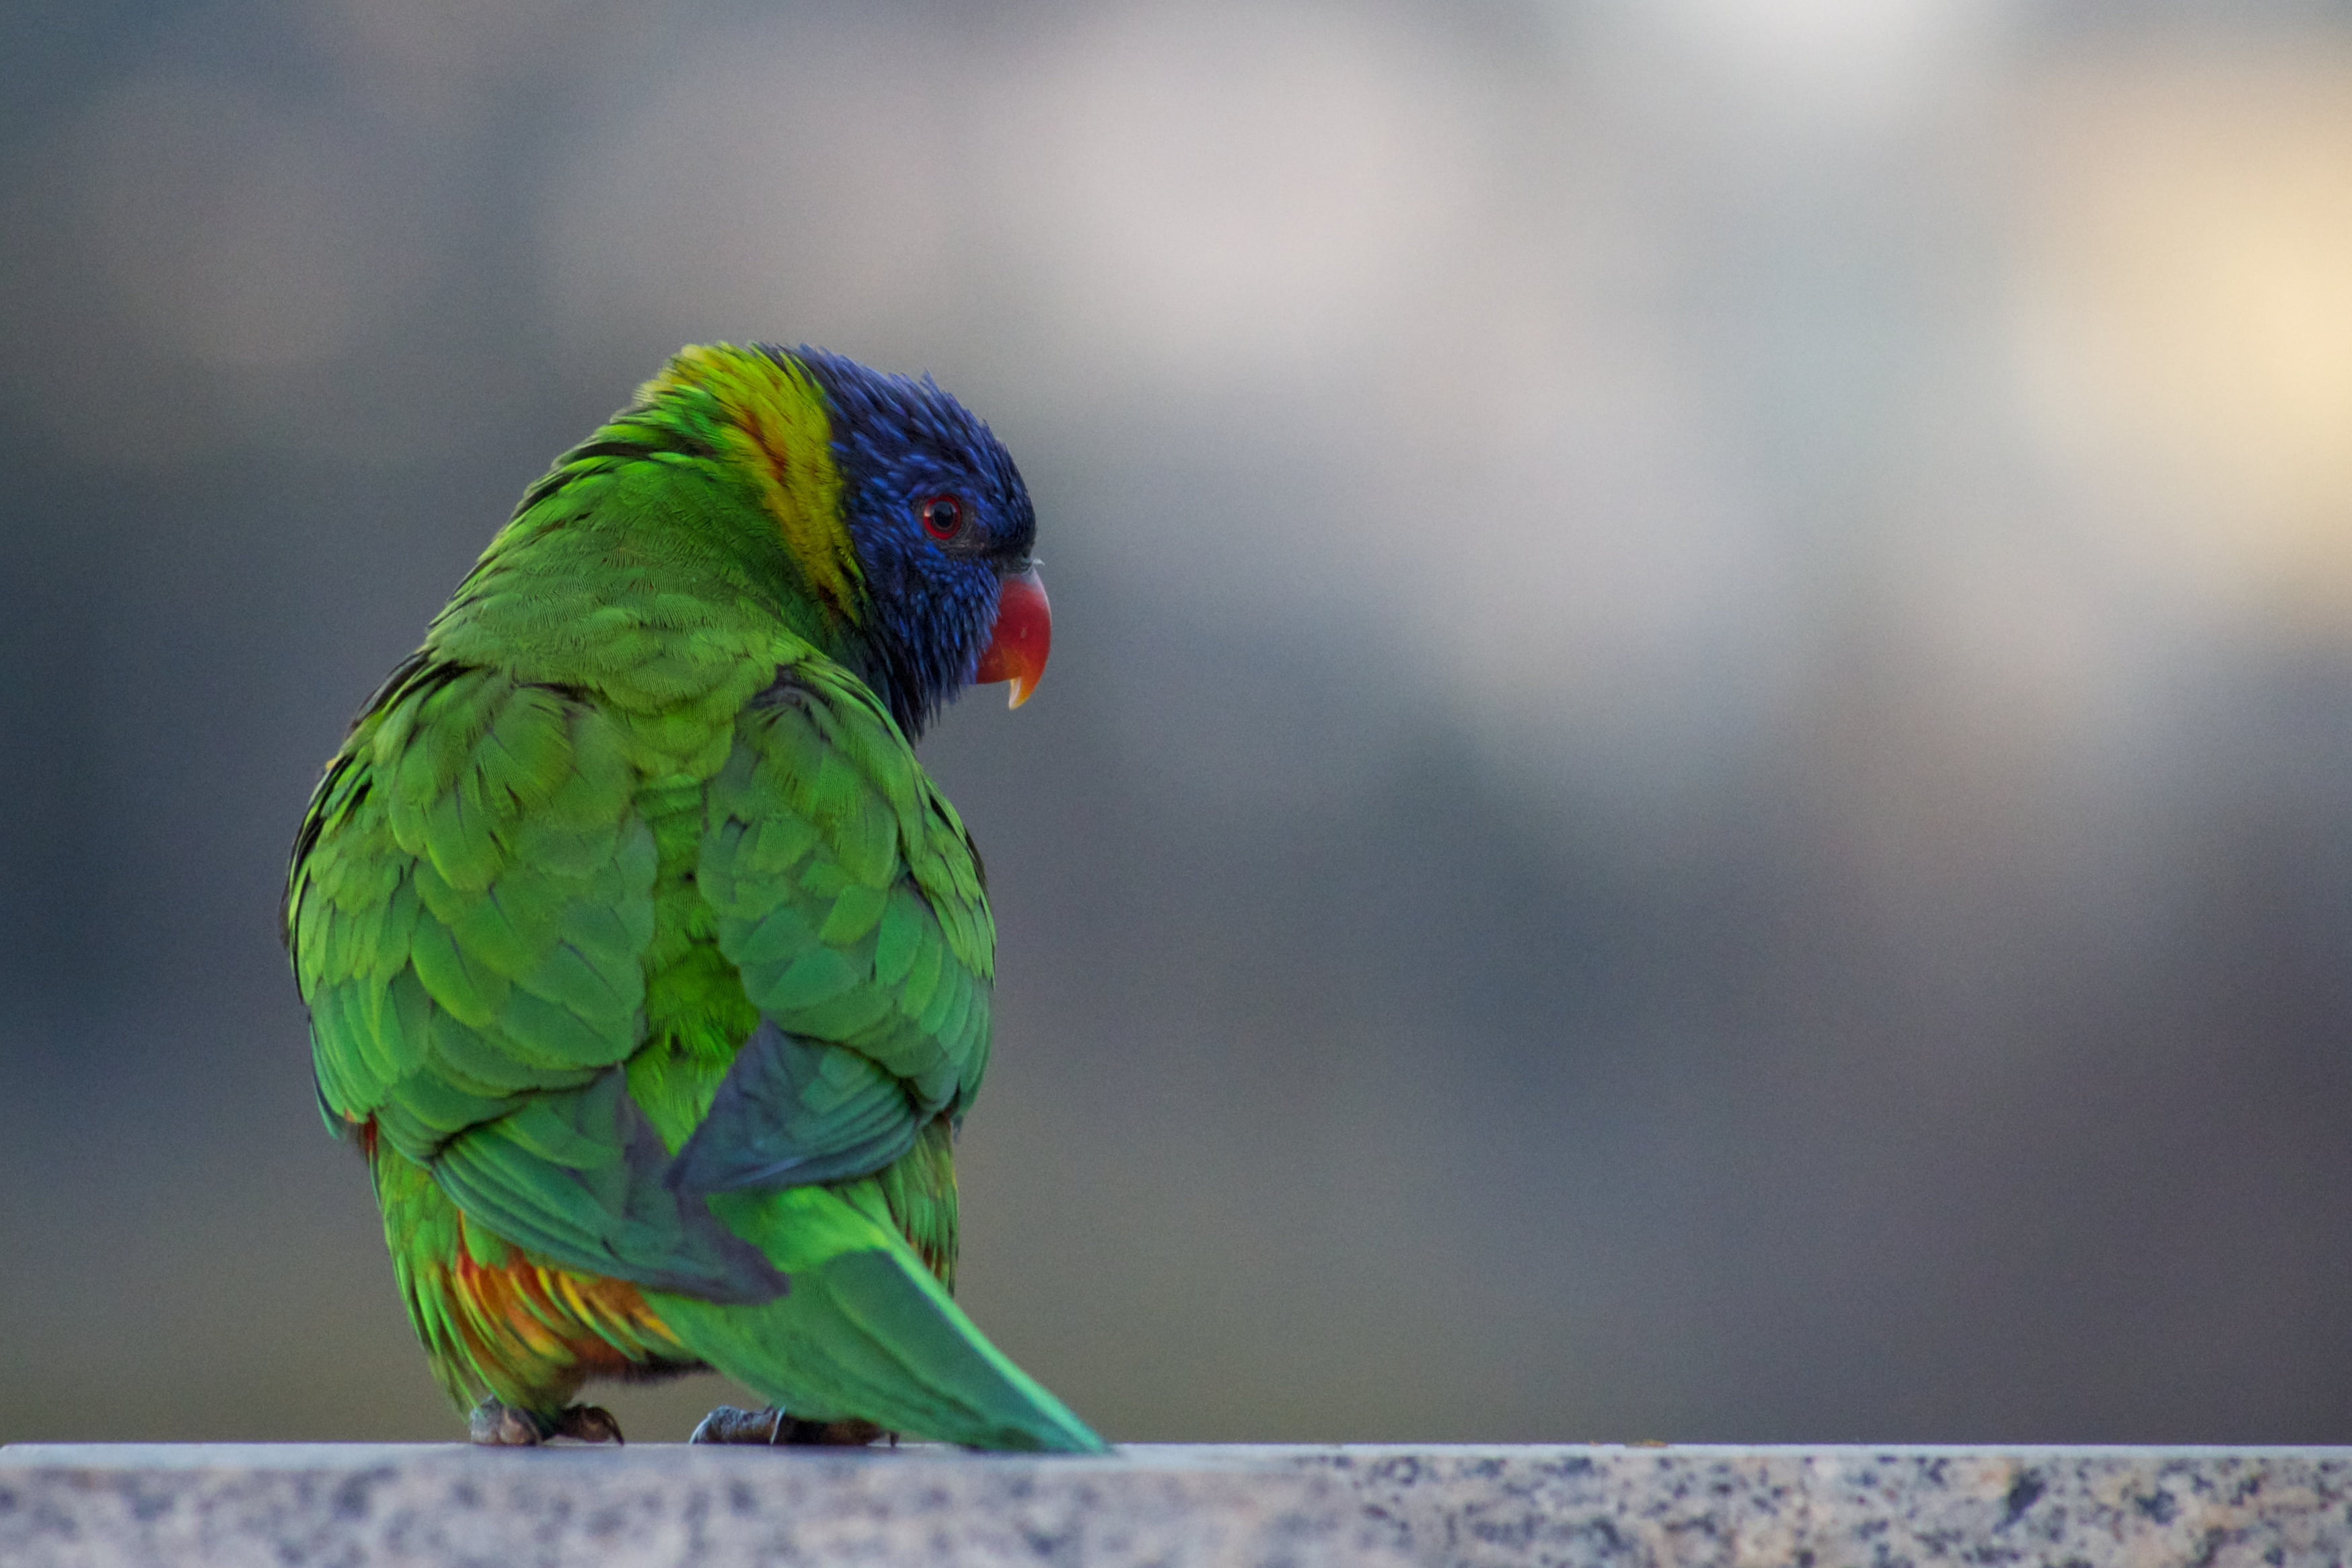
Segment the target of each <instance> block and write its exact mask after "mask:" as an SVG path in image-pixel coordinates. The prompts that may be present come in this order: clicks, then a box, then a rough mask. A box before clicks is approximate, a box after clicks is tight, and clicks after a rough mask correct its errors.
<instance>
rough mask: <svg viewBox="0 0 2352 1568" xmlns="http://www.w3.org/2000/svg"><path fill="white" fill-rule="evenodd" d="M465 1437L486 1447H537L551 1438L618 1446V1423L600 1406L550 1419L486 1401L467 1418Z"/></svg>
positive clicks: (580, 1407)
mask: <svg viewBox="0 0 2352 1568" xmlns="http://www.w3.org/2000/svg"><path fill="white" fill-rule="evenodd" d="M466 1427H467V1437H471V1438H472V1439H473V1440H474V1441H475V1442H477V1443H479V1444H481V1445H482V1446H484V1447H485V1448H537V1447H538V1446H539V1445H540V1444H541V1443H544V1442H546V1441H547V1440H548V1439H550V1438H551V1437H570V1438H572V1439H573V1440H574V1441H575V1442H582V1443H619V1442H620V1441H621V1440H622V1438H621V1424H620V1423H619V1422H618V1421H615V1420H614V1419H613V1413H612V1412H611V1411H610V1410H607V1409H605V1408H604V1406H601V1405H574V1406H572V1407H570V1408H569V1409H567V1410H565V1411H563V1412H562V1414H561V1415H558V1416H555V1417H553V1418H552V1419H550V1418H549V1417H547V1416H537V1415H533V1414H532V1413H531V1412H530V1411H528V1410H525V1409H523V1408H521V1407H520V1406H514V1405H503V1404H500V1403H499V1401H498V1400H497V1399H496V1398H486V1399H484V1400H483V1401H482V1402H481V1403H480V1404H479V1405H477V1406H474V1413H473V1414H472V1415H471V1416H467V1419H466Z"/></svg>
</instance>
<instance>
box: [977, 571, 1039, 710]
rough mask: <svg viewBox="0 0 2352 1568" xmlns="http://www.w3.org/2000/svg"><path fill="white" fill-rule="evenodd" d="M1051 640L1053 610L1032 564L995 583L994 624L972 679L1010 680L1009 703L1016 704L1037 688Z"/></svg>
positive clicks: (1023, 701)
mask: <svg viewBox="0 0 2352 1568" xmlns="http://www.w3.org/2000/svg"><path fill="white" fill-rule="evenodd" d="M1053 642H1054V612H1053V611H1052V610H1051V609H1049V608H1048V607H1047V606H1046V603H1045V582H1044V580H1042V579H1040V578H1039V577H1038V575H1037V569H1036V568H1035V567H1034V566H1033V567H1031V568H1030V569H1029V570H1026V571H1024V572H1022V573H1021V574H1020V575H1018V576H1016V577H1008V578H1006V579H1005V580H1003V582H1002V583H1000V584H998V586H997V590H996V627H995V629H994V630H993V631H992V632H990V633H989V636H988V646H987V648H986V649H985V650H984V651H982V653H981V655H980V668H979V670H978V671H977V672H975V673H974V674H973V675H972V677H971V678H972V680H973V681H974V682H976V683H978V684H979V685H988V684H989V683H990V682H992V681H1011V682H1012V683H1013V700H1012V702H1011V704H1009V705H1008V706H1013V707H1019V706H1021V705H1022V704H1023V703H1025V702H1027V701H1028V700H1029V694H1030V693H1031V692H1034V691H1035V690H1036V689H1037V678H1038V677H1039V676H1040V675H1043V674H1045V652H1046V650H1047V649H1048V648H1050V647H1051V646H1052V645H1053Z"/></svg>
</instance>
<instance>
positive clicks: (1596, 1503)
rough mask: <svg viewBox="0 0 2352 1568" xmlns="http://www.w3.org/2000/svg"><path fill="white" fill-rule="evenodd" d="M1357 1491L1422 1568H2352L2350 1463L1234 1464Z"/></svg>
mask: <svg viewBox="0 0 2352 1568" xmlns="http://www.w3.org/2000/svg"><path fill="white" fill-rule="evenodd" d="M1228 1452H1230V1453H1232V1454H1234V1456H1235V1457H1236V1458H1238V1457H1241V1456H1242V1455H1245V1454H1251V1453H1255V1454H1260V1455H1265V1456H1268V1457H1272V1456H1277V1455H1278V1456H1284V1457H1286V1458H1287V1459H1288V1462H1290V1463H1293V1464H1297V1465H1307V1466H1312V1467H1315V1468H1318V1469H1327V1470H1328V1471H1330V1472H1332V1473H1336V1474H1339V1475H1343V1476H1346V1477H1349V1479H1351V1481H1352V1483H1353V1485H1354V1487H1355V1489H1356V1491H1357V1494H1358V1496H1360V1498H1361V1499H1362V1500H1364V1502H1365V1504H1366V1506H1367V1507H1369V1508H1370V1510H1372V1511H1373V1512H1374V1514H1375V1516H1376V1517H1379V1518H1381V1519H1382V1520H1383V1521H1387V1522H1389V1523H1391V1525H1392V1526H1393V1527H1394V1528H1395V1529H1396V1531H1397V1532H1398V1533H1397V1537H1396V1539H1397V1541H1398V1543H1399V1544H1401V1545H1402V1546H1404V1547H1405V1549H1406V1550H1407V1551H1408V1552H1411V1554H1412V1556H1413V1557H1414V1558H1415V1559H1416V1560H1417V1561H1419V1562H1421V1563H1427V1564H1431V1565H1432V1568H1434V1565H1436V1564H1441V1563H1442V1564H1446V1565H1448V1568H1504V1565H1509V1568H1522V1565H1526V1568H1532V1565H1535V1564H1571V1563H1573V1564H1582V1563H1612V1564H1615V1563H1628V1564H1631V1563H1643V1564H1648V1563H1676V1564H1680V1563H1694V1564H1696V1563H1706V1564H1716V1563H1721V1564H1727V1565H1729V1564H1742V1565H1744V1564H1749V1563H1756V1564H1764V1563H1773V1564H1780V1563H1787V1564H1796V1565H1800V1568H1832V1565H1840V1564H1849V1563H1851V1564H1887V1565H1891V1564H1898V1563H1908V1564H1912V1565H1914V1568H1928V1565H1930V1564H1945V1563H1950V1564H1961V1563H1967V1564H2003V1563H2016V1564H2029V1563H2031V1564H2048V1565H2050V1568H2061V1565H2068V1564H2083V1565H2084V1568H2093V1565H2098V1568H2104V1565H2105V1564H2110V1563H2116V1564H2123V1563H2130V1564H2141V1563H2146V1564H2173V1563H2178V1564H2189V1563H2197V1564H2212V1565H2224V1568H2226V1565H2233V1564H2235V1565H2246V1568H2252V1565H2254V1564H2278V1565H2284V1564H2305V1563H2309V1564H2318V1563H2347V1562H2352V1449H2344V1448H1710V1447H1696V1446H1691V1447H1682V1446H1677V1447H1655V1448H1641V1447H1635V1448H1622V1447H1614V1446H1611V1447H1600V1446H1595V1447H1590V1448H1549V1447H1547V1448H1535V1447H1526V1448H1470V1447H1462V1448H1451V1447H1449V1448H1372V1447H1360V1448H1319V1449H1305V1448H1290V1449H1255V1450H1252V1449H1234V1450H1228Z"/></svg>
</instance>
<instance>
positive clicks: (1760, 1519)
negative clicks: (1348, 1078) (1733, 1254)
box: [0, 1444, 2352, 1568]
mask: <svg viewBox="0 0 2352 1568" xmlns="http://www.w3.org/2000/svg"><path fill="white" fill-rule="evenodd" d="M2348 1561H2352V1450H2347V1449H2336V1448H2235V1449H2231V1448H1695V1447H1675V1448H1663V1447H1662V1448H1639V1447H1635V1448H1625V1447H1616V1446H1601V1445H1594V1446H1591V1447H1585V1446H1576V1447H1567V1446H1546V1447H1496V1448H1479V1447H1411V1448H1405V1447H1344V1448H1343V1447H1331V1448H1313V1447H1300V1448H1240V1447H1189V1446H1174V1445H1155V1444H1143V1445H1133V1446H1130V1447H1129V1448H1126V1449H1125V1450H1123V1451H1122V1452H1121V1453H1120V1454H1119V1455H1118V1456H1117V1457H1116V1458H1109V1459H1034V1458H1014V1457H1008V1456H982V1455H972V1454H962V1453H957V1452H953V1451H951V1450H944V1449H936V1448H908V1449H902V1450H900V1451H898V1452H897V1453H890V1452H887V1451H876V1452H868V1453H856V1454H844V1453H823V1452H811V1451H809V1450H806V1449H800V1450H793V1451H788V1452H772V1451H768V1450H761V1449H728V1450H718V1451H713V1450H709V1449H689V1448H680V1447H663V1446H653V1445H645V1446H634V1447H631V1448H626V1449H623V1450H619V1451H611V1450H589V1449H579V1448H568V1449H562V1448H560V1449H551V1450H545V1451H541V1452H536V1453H514V1452H502V1453H485V1452H479V1451H470V1450H467V1449H465V1448H457V1447H436V1446H376V1445H362V1444H353V1445H347V1446H346V1445H308V1444H305V1445H283V1446H270V1445H251V1446H247V1445H222V1446H174V1445H89V1446H75V1445H54V1446H44V1445H32V1444H20V1445H16V1446H15V1447H12V1448H0V1564H5V1568H50V1565H52V1564H55V1565H58V1568H64V1565H68V1564H70V1565H76V1568H112V1565H114V1564H134V1563H135V1564H139V1565H140V1568H146V1565H148V1564H183V1563H185V1564H207V1565H208V1564H215V1563H221V1564H227V1563H237V1564H242V1563H257V1564H258V1563H270V1564H296V1563H321V1564H325V1563H332V1564H337V1565H349V1568H373V1565H378V1564H420V1565H421V1564H484V1565H496V1568H523V1565H526V1564H528V1565H532V1568H537V1565H541V1564H544V1565H547V1568H557V1565H567V1564H572V1563H612V1564H622V1565H626V1564H638V1563H645V1564H656V1563H658V1564H664V1565H668V1564H679V1565H686V1564H695V1565H698V1568H699V1565H710V1568H730V1565H732V1564H739V1563H740V1564H749V1563H763V1564H764V1563H776V1564H785V1563H909V1564H925V1563H938V1564H949V1563H954V1564H996V1563H1057V1564H1067V1565H1071V1568H1097V1565H1102V1568H1108V1565H1115V1564H1137V1565H1141V1564H1146V1563H1150V1564H1165V1565H1167V1568H1181V1565H1187V1564H1195V1563H1201V1564H1208V1563H1219V1564H1223V1563H1233V1564H1295V1565H1297V1568H1314V1565H1316V1564H1325V1563H1331V1564H1337V1563H1363V1564H1366V1565H1368V1568H1371V1565H1394V1564H1401V1563H1422V1564H1425V1565H1426V1568H1454V1565H1461V1568H1521V1565H1527V1568H1533V1565H1536V1564H1585V1563H1594V1564H1599V1563H1608V1564H1635V1563H1640V1564H1649V1563H1677V1564H1679V1563H1722V1564H1750V1563H1753V1564H1766V1563H1769V1564H1791V1565H1795V1568H1833V1565H1839V1564H1849V1563H1850V1564H1856V1565H1862V1564H1870V1565H1874V1568H1876V1565H1886V1568H1892V1565H1894V1564H1901V1563H1908V1564H1913V1565H1915V1568H1929V1565H1931V1564H1945V1563H1950V1564H1960V1563H1966V1564H2010V1563H2015V1564H2028V1563H2032V1564H2049V1565H2051V1568H2060V1565H2070V1564H2083V1565H2084V1568H2095V1565H2105V1564H2110V1563H2118V1564H2120V1563H2133V1564H2137V1563H2149V1564H2156V1563H2181V1564H2188V1563H2203V1564H2216V1565H2231V1564H2247V1565H2252V1564H2257V1563H2260V1564H2276V1565H2280V1568H2285V1565H2288V1564H2302V1563H2313V1564H2316V1563H2346V1562H2348Z"/></svg>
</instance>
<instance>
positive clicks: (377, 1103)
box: [286, 660, 783, 1299]
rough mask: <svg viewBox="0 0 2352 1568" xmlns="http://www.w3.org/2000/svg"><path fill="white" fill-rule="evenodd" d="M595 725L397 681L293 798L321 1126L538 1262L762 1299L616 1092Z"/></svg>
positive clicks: (609, 851) (488, 681)
mask: <svg viewBox="0 0 2352 1568" xmlns="http://www.w3.org/2000/svg"><path fill="white" fill-rule="evenodd" d="M633 794H634V783H633V777H632V774H631V771H630V768H629V766H628V761H627V755H626V752H625V742H624V738H623V737H621V736H620V735H619V734H618V733H617V730H616V728H615V727H614V725H613V723H612V721H611V720H610V719H608V718H607V717H606V716H604V715H603V714H601V713H600V712H598V710H597V709H596V708H595V707H593V706H591V705H589V704H586V703H583V702H581V701H579V700H577V699H576V698H574V697H572V696H571V695H567V694H564V693H562V692H558V691H554V690H551V689H548V688H545V687H540V686H533V685H522V684H519V683H517V682H516V681H514V680H513V679H511V678H509V676H507V675H505V674H499V673H497V672H493V671H489V670H484V669H478V668H470V667H467V666H463V665H454V664H435V663H431V662H428V661H422V660H418V661H412V662H411V663H410V664H408V665H406V666H404V667H403V669H402V670H401V671H400V672H398V673H396V674H395V676H394V680H393V681H391V682H389V683H387V685H386V687H385V690H384V692H383V694H382V695H380V696H379V698H378V700H377V702H376V704H375V705H374V706H373V707H372V708H371V709H370V710H369V712H368V713H367V714H366V715H364V716H362V719H361V721H360V723H359V724H358V725H357V726H356V727H354V729H353V731H352V736H351V737H350V739H349V740H348V741H347V742H346V743H345V745H344V747H343V749H342V751H341V753H340V754H338V756H337V758H336V759H335V761H334V762H333V763H332V764H331V766H330V768H329V769H328V771H327V774H326V777H325V778H324V779H321V780H320V786H319V789H318V790H317V792H316V793H315V794H314V795H313V797H312V799H311V803H310V812H309V814H308V816H307V817H306V818H305V821H304V825H303V830H302V832H301V834H300V836H299V838H298V840H297V841H296V844H295V852H294V861H293V864H292V867H291V868H290V870H289V877H288V886H287V908H286V921H287V936H288V942H289V948H290V950H291V952H292V955H293V959H294V969H295V976H296V978H297V981H298V982H299V986H300V988H301V991H302V994H303V998H304V999H305V1000H306V1001H307V1002H308V1003H309V1004H310V1040H311V1060H312V1064H313V1067H314V1069H315V1071H316V1072H317V1076H318V1083H319V1092H320V1101H321V1103H323V1104H324V1105H325V1106H326V1107H327V1108H328V1109H329V1110H330V1111H331V1113H333V1114H334V1115H335V1117H336V1118H338V1119H339V1120H341V1121H343V1122H346V1123H351V1124H369V1123H373V1126H374V1130H375V1135H377V1136H379V1137H382V1138H383V1139H385V1140H387V1141H389V1142H390V1143H391V1144H392V1145H393V1146H394V1148H396V1149H398V1150H399V1152H400V1153H401V1154H403V1155H406V1156H407V1157H408V1158H410V1159H412V1160H414V1161H415V1162H416V1163H418V1164H419V1165H423V1166H427V1167H428V1168H431V1169H432V1170H433V1171H434V1173H435V1174H436V1176H438V1177H439V1178H440V1179H441V1181H442V1185H443V1186H444V1187H445V1188H446V1189H447V1190H448V1191H449V1192H450V1193H451V1195H452V1196H453V1197H456V1198H457V1200H458V1202H459V1204H460V1206H461V1207H463V1208H465V1209H466V1210H467V1213H469V1214H471V1215H473V1216H474V1217H475V1218H478V1219H480V1220H481V1221H483V1222H484V1223H485V1224H487V1225H488V1226H490V1228H492V1229H494V1230H496V1231H498V1232H499V1233H500V1234H502V1235H505V1236H507V1237H509V1239H512V1240H514V1241H516V1242H519V1243H520V1244H522V1245H524V1246H526V1247H530V1248H532V1249H536V1250H539V1251H541V1252H543V1253H545V1254H546V1255H547V1256H549V1257H551V1258H552V1259H554V1260H557V1261H559V1262H562V1263H566V1264H570V1265H572V1266H575V1267H581V1268H586V1269H591V1270H594V1271H597V1272H602V1273H608V1274H614V1275H618V1276H621V1277H623V1278H628V1279H636V1280H642V1281H646V1282H648V1283H654V1282H659V1283H661V1284H663V1285H664V1286H665V1287H666V1288H670V1289H692V1290H696V1291H701V1292H703V1293H705V1294H709V1295H711V1296H712V1297H714V1298H715V1299H759V1298H760V1296H761V1294H762V1293H763V1292H764V1293H765V1294H766V1295H771V1296H772V1295H773V1294H775V1293H777V1292H778V1291H782V1289H783V1281H782V1277H781V1276H778V1275H776V1274H775V1272H774V1271H773V1270H772V1269H770V1268H768V1266H767V1265H766V1264H765V1263H764V1262H763V1261H761V1260H760V1259H759V1257H758V1255H757V1253H756V1252H754V1251H752V1250H751V1249H748V1248H744V1247H742V1246H740V1244H737V1243H735V1242H734V1240H733V1239H732V1237H730V1236H729V1235H728V1234H727V1233H726V1231H725V1230H724V1228H721V1227H719V1226H717V1225H716V1224H715V1223H713V1222H711V1220H710V1218H709V1213H708V1210H707V1207H706V1206H705V1205H703V1204H702V1203H701V1202H700V1201H699V1200H694V1201H692V1202H686V1203H682V1202H681V1201H680V1200H679V1198H678V1197H677V1194H676V1193H675V1192H674V1191H673V1190H672V1189H670V1188H669V1187H668V1186H667V1184H666V1182H665V1179H664V1178H665V1176H666V1175H667V1157H666V1154H665V1152H664V1151H663V1150H662V1148H661V1145H660V1143H659V1141H658V1139H656V1138H654V1136H653V1134H652V1133H651V1131H650V1129H649V1128H647V1127H646V1126H645V1124H644V1117H643V1114H642V1113H640V1112H639V1111H638V1110H637V1108H636V1107H635V1104H634V1103H631V1102H629V1100H628V1098H627V1095H626V1093H625V1091H624V1088H623V1085H622V1082H621V1074H620V1072H619V1071H617V1068H618V1064H619V1063H621V1062H622V1061H624V1060H625V1058H627V1057H628V1056H629V1054H630V1053H631V1052H632V1051H635V1049H636V1047H637V1045H638V1043H639V1040H640V1037H641V1033H642V1028H643V1023H642V1017H643V1008H644V1002H645V970H644V955H645V951H646V945H647V944H648V943H649V942H650V941H651V939H652V934H653V885H654V875H655V870H656V851H655V845H654V841H653V836H652V833H651V832H650V831H649V830H648V829H647V828H646V825H645V823H644V822H643V821H641V820H640V819H639V818H638V817H637V815H636V814H635V809H634V805H633Z"/></svg>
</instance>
